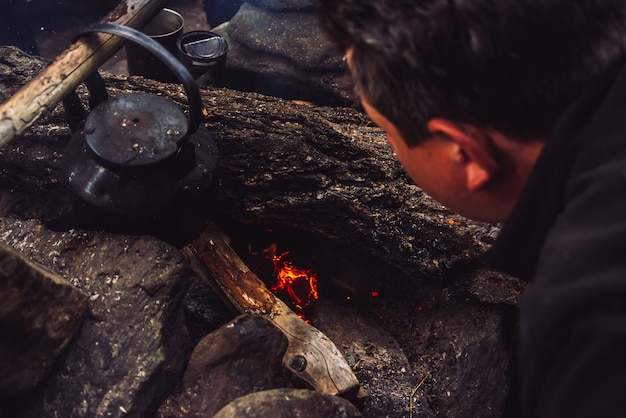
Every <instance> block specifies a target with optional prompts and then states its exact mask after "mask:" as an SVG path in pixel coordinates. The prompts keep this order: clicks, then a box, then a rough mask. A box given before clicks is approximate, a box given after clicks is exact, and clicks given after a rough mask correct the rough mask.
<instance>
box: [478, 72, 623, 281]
mask: <svg viewBox="0 0 626 418" xmlns="http://www.w3.org/2000/svg"><path fill="white" fill-rule="evenodd" d="M620 71H621V73H622V74H620V75H621V77H620V79H624V78H625V77H624V76H625V75H626V69H624V65H623V61H620V63H619V64H616V65H613V66H612V67H611V68H610V69H609V70H608V71H607V72H606V74H605V75H604V76H602V77H600V78H599V79H598V80H597V81H596V82H595V83H594V84H593V85H592V86H591V87H590V88H589V89H588V90H587V91H586V92H585V93H584V94H583V95H582V96H581V97H580V98H579V99H577V100H576V101H575V102H573V103H572V104H571V105H570V106H569V107H568V109H567V110H566V111H565V112H564V113H563V115H562V116H561V117H560V119H559V121H558V122H557V124H556V125H555V128H554V130H553V131H552V134H551V135H550V137H549V139H548V140H547V141H546V144H545V145H544V148H543V150H542V152H541V154H540V155H539V158H538V159H537V162H536V164H535V167H534V168H533V171H532V172H531V174H530V176H529V178H528V182H527V184H526V186H525V188H524V190H523V191H522V194H521V195H520V198H519V200H518V202H517V204H516V205H515V207H514V209H513V211H512V212H511V215H510V216H509V219H508V220H507V221H506V222H505V224H504V225H503V227H502V229H501V231H500V233H499V235H498V237H497V238H496V241H495V242H494V244H493V246H492V247H491V249H490V250H489V251H487V253H486V254H485V255H484V260H485V261H486V262H487V263H489V264H490V265H492V266H493V267H495V268H497V269H499V270H501V271H503V272H505V273H507V274H509V275H512V276H515V277H517V278H520V279H522V280H527V281H530V280H531V279H532V277H533V275H534V273H535V268H536V265H537V260H538V258H539V254H540V253H541V249H542V245H543V242H544V240H545V238H546V235H547V234H548V232H549V230H550V228H551V226H552V225H553V223H554V221H555V220H556V218H557V216H558V215H559V214H560V213H561V211H562V210H563V205H564V193H565V189H566V183H567V181H568V179H569V177H570V174H571V171H572V167H573V165H574V162H575V160H576V158H577V156H578V150H579V147H580V144H581V142H583V141H585V140H589V139H590V136H589V135H588V134H587V135H585V133H584V132H594V129H592V127H590V126H589V125H590V124H592V123H593V122H592V121H593V115H594V114H595V113H596V112H601V111H602V102H603V101H604V99H605V97H606V96H607V94H608V93H609V92H611V91H612V90H613V89H620V90H621V93H622V94H625V95H626V83H624V82H622V83H619V82H615V79H616V76H617V75H618V73H619V72H620ZM614 84H615V86H614Z"/></svg>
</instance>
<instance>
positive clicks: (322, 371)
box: [181, 224, 365, 400]
mask: <svg viewBox="0 0 626 418" xmlns="http://www.w3.org/2000/svg"><path fill="white" fill-rule="evenodd" d="M181 253H182V254H183V256H184V257H185V258H186V259H187V261H188V262H189V264H190V266H191V268H192V269H193V270H194V271H195V273H196V274H197V275H198V276H199V277H200V278H202V279H204V280H205V281H207V282H208V283H209V284H210V285H211V286H212V287H213V288H214V289H216V290H217V291H218V294H220V296H222V297H223V298H224V299H225V301H226V302H227V303H229V304H231V307H234V308H235V310H236V311H238V312H239V313H249V314H259V315H263V316H265V317H266V318H267V319H269V320H270V321H272V322H273V323H274V325H276V326H277V327H278V328H279V329H280V330H281V331H283V333H284V334H285V336H286V337H287V340H288V341H289V346H288V348H287V351H286V352H285V354H284V355H283V365H284V366H285V367H286V368H287V369H289V370H290V371H291V372H292V373H293V375H294V376H295V377H296V378H297V379H299V380H300V381H302V382H304V383H306V384H307V385H309V386H310V387H312V388H313V389H315V390H318V391H320V392H323V393H328V394H331V395H341V396H344V397H346V398H348V399H351V400H356V399H359V398H362V397H364V396H365V395H364V392H363V391H362V389H361V387H360V384H359V382H358V380H357V379H356V377H355V376H354V373H353V372H352V370H351V369H350V366H349V365H348V363H347V362H346V360H345V358H344V357H343V355H342V354H341V353H340V352H339V350H338V349H337V347H336V346H335V344H334V343H333V342H332V341H331V340H330V338H328V337H327V336H326V335H325V334H324V333H322V332H321V331H320V330H318V329H317V328H315V327H313V326H312V325H310V324H308V323H306V322H305V321H304V320H302V319H301V318H300V317H298V315H296V313H295V312H293V311H292V310H291V309H290V308H289V307H288V306H287V305H286V304H285V303H284V302H283V301H281V300H280V299H278V298H277V297H275V296H274V294H273V293H271V292H270V291H269V290H268V289H267V287H266V286H265V283H263V281H262V280H261V279H260V278H259V277H258V276H257V275H256V274H254V273H253V272H251V271H250V270H249V269H248V267H247V266H246V265H245V263H244V262H243V260H241V258H240V257H239V255H238V254H237V253H236V252H235V250H233V249H232V247H231V246H230V245H229V243H228V237H227V236H226V234H224V232H222V231H221V230H220V229H219V228H218V227H217V226H216V225H215V224H210V225H208V227H207V228H206V230H205V231H204V232H203V234H202V235H201V236H200V237H198V238H197V239H196V240H195V241H194V242H193V243H191V244H189V245H187V246H185V247H184V248H183V249H182V250H181Z"/></svg>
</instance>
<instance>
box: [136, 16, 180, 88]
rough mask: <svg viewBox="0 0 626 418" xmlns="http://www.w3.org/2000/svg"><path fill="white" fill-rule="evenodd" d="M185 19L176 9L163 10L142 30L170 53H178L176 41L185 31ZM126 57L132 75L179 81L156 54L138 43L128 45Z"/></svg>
mask: <svg viewBox="0 0 626 418" xmlns="http://www.w3.org/2000/svg"><path fill="white" fill-rule="evenodd" d="M184 24H185V19H184V18H183V16H182V15H181V14H180V13H178V12H177V11H175V10H172V9H167V8H166V9H163V10H161V11H160V12H159V13H158V14H157V15H156V16H155V17H154V18H153V19H152V20H151V21H150V22H148V24H147V25H146V26H144V27H143V28H142V29H141V32H142V33H144V34H146V35H148V36H149V37H150V38H152V39H154V40H155V41H157V42H158V43H159V44H161V45H162V46H164V47H165V49H167V50H168V51H169V52H170V53H172V54H173V55H176V51H177V46H176V42H177V40H178V38H179V37H180V35H181V34H182V33H183V26H184ZM126 59H127V62H128V73H129V74H130V75H140V76H143V77H146V78H150V79H153V80H157V81H162V82H167V83H174V82H177V78H176V75H174V73H173V72H172V71H171V70H170V69H169V68H168V67H167V66H166V65H165V64H164V63H163V62H162V61H159V60H158V59H157V58H156V57H155V56H154V54H152V53H150V52H149V51H148V50H146V49H145V48H143V47H142V46H141V45H138V44H136V43H129V44H127V45H126Z"/></svg>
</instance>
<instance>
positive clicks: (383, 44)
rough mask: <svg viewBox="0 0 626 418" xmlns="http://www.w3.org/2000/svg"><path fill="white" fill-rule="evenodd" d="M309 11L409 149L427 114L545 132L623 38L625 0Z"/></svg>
mask: <svg viewBox="0 0 626 418" xmlns="http://www.w3.org/2000/svg"><path fill="white" fill-rule="evenodd" d="M318 13H319V17H320V20H321V23H322V25H323V27H324V28H325V30H326V31H327V33H328V34H329V36H330V37H331V39H332V40H333V41H334V42H336V43H337V45H338V47H339V48H340V49H341V50H342V51H343V52H345V51H346V50H347V49H348V48H351V47H352V48H353V54H352V67H353V68H352V70H353V71H352V75H353V80H354V82H355V85H356V88H357V90H358V91H359V92H360V93H362V94H363V95H364V96H365V97H366V98H367V100H368V101H369V102H370V103H371V104H372V105H373V106H374V107H375V108H376V109H377V110H378V111H379V112H380V113H381V114H383V115H384V116H385V117H386V118H387V119H389V120H390V121H391V122H392V123H394V125H395V126H396V127H397V128H398V129H399V130H400V132H401V133H402V134H403V136H404V138H405V140H406V141H407V143H408V145H409V146H413V145H416V144H417V143H419V142H420V141H422V140H424V139H426V138H427V136H428V135H427V132H426V124H427V122H428V120H429V119H431V118H433V117H446V118H448V119H452V120H455V121H458V122H463V123H471V124H474V125H477V126H482V127H490V128H494V129H497V130H499V131H501V132H503V133H507V134H509V135H511V136H513V137H515V138H518V139H521V138H526V137H530V136H535V135H546V134H548V133H549V131H550V129H551V128H552V126H553V125H554V123H555V122H556V120H557V118H558V116H559V115H560V113H561V112H562V111H563V110H564V109H565V107H566V106H567V104H568V103H569V102H571V101H572V100H573V99H574V98H575V97H576V96H577V95H579V94H580V93H581V91H582V90H583V89H584V88H585V87H586V86H587V85H588V84H589V82H590V81H591V80H592V79H593V78H594V77H596V76H597V75H599V74H600V73H602V72H603V71H605V70H606V68H607V67H608V66H609V65H610V64H611V63H613V62H615V61H617V60H618V59H619V58H621V57H622V55H623V53H624V45H623V44H624V43H625V42H626V36H625V35H626V0H319V3H318Z"/></svg>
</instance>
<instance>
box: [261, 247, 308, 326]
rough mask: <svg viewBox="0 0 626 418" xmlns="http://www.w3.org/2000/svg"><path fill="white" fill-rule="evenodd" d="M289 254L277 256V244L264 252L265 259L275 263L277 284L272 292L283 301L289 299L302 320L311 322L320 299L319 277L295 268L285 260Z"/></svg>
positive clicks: (306, 270) (272, 288)
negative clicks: (316, 303) (311, 316)
mask: <svg viewBox="0 0 626 418" xmlns="http://www.w3.org/2000/svg"><path fill="white" fill-rule="evenodd" d="M288 254H289V252H288V251H287V252H284V253H282V254H280V255H277V254H276V244H272V245H270V246H269V247H268V248H266V249H265V250H264V251H263V255H264V256H265V258H268V259H270V260H272V262H273V263H274V279H275V283H274V284H273V285H272V286H271V290H272V292H275V293H276V294H277V295H278V296H283V298H282V299H287V301H288V303H290V304H291V306H292V309H293V310H294V312H295V313H296V314H298V316H299V317H300V318H302V319H304V320H305V321H306V322H311V319H310V318H309V316H310V314H311V311H312V310H313V306H314V305H315V301H316V300H317V299H318V297H319V295H318V293H317V275H316V273H314V272H312V271H311V270H309V269H301V268H298V267H296V266H294V265H293V263H292V262H291V261H288V260H286V259H285V257H286V256H287V255H288Z"/></svg>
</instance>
